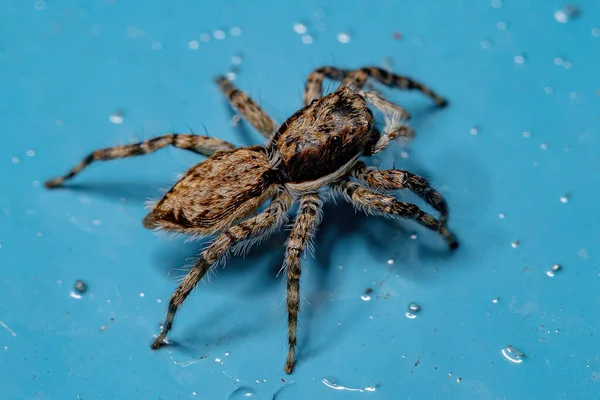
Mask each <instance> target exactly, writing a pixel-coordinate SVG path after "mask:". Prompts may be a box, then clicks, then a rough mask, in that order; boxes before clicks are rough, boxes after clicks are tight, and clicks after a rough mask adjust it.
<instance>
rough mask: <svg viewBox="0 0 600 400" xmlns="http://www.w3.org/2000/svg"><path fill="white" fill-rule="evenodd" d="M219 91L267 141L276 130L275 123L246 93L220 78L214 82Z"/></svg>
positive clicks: (227, 80)
mask: <svg viewBox="0 0 600 400" xmlns="http://www.w3.org/2000/svg"><path fill="white" fill-rule="evenodd" d="M215 82H216V83H217V85H219V88H220V89H221V91H222V92H223V93H224V94H225V96H227V98H228V99H229V102H230V103H231V105H232V107H233V108H235V109H236V110H237V112H239V113H240V114H241V115H242V116H243V117H244V118H246V120H247V121H248V122H250V124H252V126H254V128H256V130H257V131H259V132H260V133H261V135H263V136H264V137H266V138H267V139H269V138H270V137H271V135H272V134H273V132H275V130H276V125H277V124H276V123H275V122H274V121H273V120H272V119H271V117H269V116H268V115H267V113H266V112H264V111H263V109H262V108H260V106H259V105H258V104H256V103H255V102H254V101H253V100H252V99H251V98H250V97H249V96H248V95H247V94H246V93H244V92H242V91H241V90H239V89H238V88H236V87H235V86H234V85H233V83H232V82H231V81H230V80H229V79H227V78H225V77H223V76H221V77H219V78H217V79H216V80H215Z"/></svg>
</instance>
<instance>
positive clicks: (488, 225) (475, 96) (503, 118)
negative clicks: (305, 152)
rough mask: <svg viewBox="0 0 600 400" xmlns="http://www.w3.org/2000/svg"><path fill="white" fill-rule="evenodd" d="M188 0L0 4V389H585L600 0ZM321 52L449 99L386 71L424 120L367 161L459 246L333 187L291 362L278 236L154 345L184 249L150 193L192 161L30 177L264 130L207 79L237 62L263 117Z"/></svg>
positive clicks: (295, 97)
mask: <svg viewBox="0 0 600 400" xmlns="http://www.w3.org/2000/svg"><path fill="white" fill-rule="evenodd" d="M134 3H135V4H134ZM204 3H205V2H192V1H184V2H177V3H176V4H175V3H173V4H168V3H166V2H157V1H147V2H143V3H140V2H121V1H116V2H115V1H109V0H106V1H104V2H94V4H90V5H87V6H81V2H77V1H73V0H71V1H64V2H48V3H46V2H44V1H41V0H39V1H31V2H15V1H13V2H2V4H1V5H0V21H1V22H2V25H3V28H4V29H3V32H4V35H2V37H1V38H0V66H1V70H2V74H1V75H0V76H1V78H0V79H1V80H2V85H1V86H2V93H3V96H0V118H1V121H2V132H3V133H2V139H3V143H2V146H0V165H1V167H0V178H1V180H2V185H3V190H2V191H1V194H0V264H1V265H2V267H3V268H2V275H3V276H2V279H1V280H0V282H1V286H0V293H1V294H0V296H1V300H2V302H1V303H0V304H1V306H0V347H2V348H3V350H0V351H1V352H0V354H1V357H2V364H1V365H2V371H1V373H0V383H1V385H0V398H2V399H70V398H72V399H76V398H85V399H96V398H101V397H102V398H133V399H142V398H147V399H227V398H231V399H235V398H236V397H235V396H238V398H239V396H240V395H242V397H241V398H252V396H254V397H255V398H256V399H272V398H276V399H277V400H283V399H288V400H289V399H309V398H310V399H335V398H351V399H352V398H356V399H362V398H365V399H366V398H369V399H399V398H402V399H421V398H423V399H429V398H452V399H454V398H455V399H505V398H506V399H522V398H551V399H555V398H563V397H567V398H574V399H583V398H590V399H591V398H598V397H599V396H600V359H599V351H598V338H597V334H598V328H599V327H600V322H599V319H598V315H600V314H599V312H600V297H599V296H600V295H599V293H600V291H599V290H598V287H599V284H600V267H599V265H598V262H597V259H598V256H599V254H600V245H599V243H600V231H599V230H598V226H597V221H598V220H600V208H598V207H597V204H596V202H597V201H596V200H597V198H598V197H599V195H600V189H599V187H598V185H597V182H598V181H599V180H600V158H599V154H600V152H599V150H600V142H599V141H600V139H599V137H598V121H599V119H600V114H599V109H600V108H599V106H600V80H599V79H598V72H597V71H598V65H599V63H600V21H599V19H598V17H599V16H600V3H598V2H595V1H592V0H587V1H580V2H578V3H577V7H578V12H572V10H571V9H564V8H562V5H561V4H559V3H556V2H547V1H508V0H507V1H500V0H492V1H491V2H486V1H483V2H441V1H438V2H434V3H425V2H402V3H401V2H394V1H380V2H373V1H370V2H357V3H356V4H355V5H353V6H349V3H348V2H342V1H332V2H318V1H303V2H297V3H294V4H291V3H292V2H269V3H268V4H267V2H259V4H257V2H240V1H235V2H234V1H229V2H220V3H219V6H218V7H217V6H209V5H205V4H204ZM215 4H217V3H216V2H215ZM561 10H562V11H561ZM557 11H559V13H558V14H557ZM561 13H562V14H561ZM324 64H332V65H336V66H342V67H348V68H351V67H359V66H363V65H382V66H385V67H391V68H392V69H393V70H394V71H396V72H398V73H402V74H406V75H409V76H412V77H414V78H416V79H418V80H421V81H423V82H425V83H427V84H428V85H430V86H431V87H432V88H434V89H436V90H437V91H439V92H440V93H441V94H443V95H444V96H447V97H448V98H449V99H450V101H451V105H450V107H448V108H446V109H443V110H435V109H433V108H432V107H431V106H430V102H429V101H428V99H426V98H424V96H421V95H419V94H418V93H401V92H397V91H386V92H385V93H386V94H388V95H389V96H390V98H391V99H392V100H394V101H396V102H398V103H401V104H402V105H403V106H404V107H406V108H407V109H408V110H409V111H411V112H412V114H413V120H412V121H411V124H412V126H413V127H414V128H415V130H416V131H417V138H416V139H415V140H414V142H412V143H411V144H410V145H409V146H408V147H406V148H402V147H399V146H395V147H392V148H391V149H389V150H388V151H386V152H384V153H383V154H382V155H381V156H379V157H377V158H376V159H374V160H371V162H372V164H373V165H377V166H382V167H384V168H390V167H391V166H392V164H393V163H394V162H395V163H396V165H397V167H399V168H406V169H409V170H410V171H412V172H415V173H418V174H421V175H424V176H426V177H427V178H428V179H430V180H431V181H432V182H434V183H435V184H436V186H437V187H438V189H439V190H440V191H441V192H443V193H444V195H445V196H446V198H447V199H448V201H449V204H450V207H451V218H450V226H451V228H452V229H453V230H454V231H455V232H456V233H457V235H458V236H459V238H460V239H461V245H462V246H461V248H460V249H459V250H458V251H457V252H456V253H454V254H449V253H448V252H447V250H446V248H445V246H444V244H443V243H442V242H441V241H440V240H439V238H438V237H437V236H436V235H433V234H431V233H429V232H426V231H425V230H423V229H420V228H419V227H418V226H416V225H415V224H411V223H409V222H400V223H396V222H393V221H384V220H380V219H376V218H370V217H369V218H368V217H365V216H363V215H361V214H359V213H355V212H354V210H353V209H352V208H351V207H350V206H348V205H347V204H342V203H340V204H338V205H337V206H336V205H334V204H333V203H328V204H327V205H326V207H325V218H324V221H323V224H322V225H321V227H320V229H319V235H318V239H317V242H316V245H317V247H316V251H315V258H311V257H307V259H306V261H305V264H304V272H303V280H302V290H303V296H304V301H303V303H302V311H301V316H300V323H301V331H300V337H299V349H298V351H299V360H298V361H299V363H298V367H297V369H296V371H295V372H294V374H293V375H291V376H288V375H285V373H284V372H283V368H282V366H283V362H284V359H285V354H286V313H285V306H283V305H282V300H283V299H284V293H285V284H284V282H283V281H282V280H281V278H276V277H275V275H276V272H277V271H278V269H279V267H280V266H281V262H282V257H283V249H282V244H283V242H284V240H285V232H282V234H281V235H276V236H275V237H274V238H273V239H271V240H269V241H268V242H266V243H264V244H263V245H262V246H261V247H259V248H256V249H255V250H254V251H252V252H251V253H250V254H249V255H248V256H247V257H246V258H245V259H232V260H231V261H230V262H228V263H227V267H226V268H225V269H222V270H219V271H218V277H216V278H211V280H210V282H207V283H206V284H203V285H201V286H200V287H199V289H198V290H196V292H195V293H194V294H193V295H192V296H191V297H190V299H189V300H188V301H187V303H186V305H185V306H184V307H183V309H182V310H181V312H180V314H179V318H178V320H177V324H176V325H175V328H174V330H173V333H172V335H171V339H172V340H173V341H174V342H175V343H176V345H175V346H170V347H167V348H165V349H163V350H161V351H157V352H152V351H151V350H150V348H149V344H150V342H151V341H152V337H153V335H155V334H157V333H158V330H159V322H160V321H162V319H163V317H164V311H165V305H166V301H167V300H168V298H169V295H170V293H171V291H172V290H173V289H174V287H175V280H176V279H177V278H178V277H179V276H181V275H182V274H183V272H182V271H181V270H178V269H179V268H182V267H183V266H185V265H186V264H189V263H190V262H191V260H189V258H191V257H194V256H195V255H196V254H197V252H198V248H199V246H200V245H199V244H198V243H184V242H183V241H182V240H160V241H158V240H157V238H156V236H155V235H154V234H153V233H152V232H150V231H147V230H144V229H143V228H142V226H141V218H142V217H143V215H144V214H145V210H144V208H143V204H144V201H145V200H146V199H147V198H156V197H158V196H160V194H161V193H162V192H161V191H160V189H164V188H168V187H169V186H170V185H171V184H172V183H173V181H174V179H175V176H176V174H177V173H180V172H182V171H185V170H186V168H188V167H189V166H191V165H193V164H194V163H195V162H197V161H198V159H199V158H198V157H196V156H194V155H192V154H187V153H184V152H181V151H178V150H176V149H166V150H163V151H161V152H158V153H155V154H153V155H149V156H147V157H143V158H138V159H127V160H120V161H114V162H109V163H103V164H99V165H94V166H92V167H91V168H90V169H89V170H86V171H85V172H84V173H83V174H82V175H81V176H80V177H78V178H77V180H76V181H74V182H73V185H72V186H70V188H69V189H68V190H67V189H64V190H59V191H53V192H49V191H46V190H45V189H43V187H42V185H41V184H40V182H43V181H44V180H45V179H47V178H49V177H52V176H54V175H56V174H58V173H63V172H64V171H66V169H67V168H68V167H71V166H72V165H73V164H74V163H75V162H78V161H79V160H80V158H81V157H83V156H84V155H85V154H87V153H88V152H90V151H91V150H94V149H97V148H101V147H106V146H111V145H116V144H123V143H130V142H132V141H138V140H140V139H142V138H149V137H152V136H157V135H160V134H163V133H166V132H170V131H179V132H184V131H189V130H190V128H191V129H192V130H194V131H195V132H197V133H204V129H206V131H207V132H208V133H209V134H211V135H214V136H218V137H221V138H223V139H226V140H229V141H231V142H233V143H235V144H236V145H248V144H252V143H257V142H258V141H260V136H259V135H258V134H257V133H255V132H253V131H252V130H251V129H250V127H249V126H247V125H245V124H243V123H240V124H239V125H238V126H237V127H233V126H232V124H231V112H230V110H229V109H228V108H227V106H226V104H225V102H224V100H223V97H222V96H221V94H220V93H219V92H218V90H217V88H216V87H215V85H214V84H213V82H212V79H213V77H214V76H216V75H217V74H222V73H227V72H232V73H235V79H236V83H237V84H238V85H239V86H240V87H241V88H243V89H244V90H247V91H248V93H249V94H251V95H252V96H253V97H254V98H256V99H257V100H259V102H260V104H261V105H262V106H263V107H264V108H265V109H266V110H268V111H269V112H270V114H271V115H272V116H273V117H274V118H275V119H277V120H278V121H279V122H281V121H283V120H284V119H285V118H286V117H287V116H289V115H290V114H291V113H293V112H294V111H295V110H296V109H298V108H299V107H300V104H301V95H302V88H303V85H304V79H305V77H306V75H307V74H308V73H309V72H310V71H311V70H312V69H313V68H315V67H317V66H320V65H324ZM401 196H403V197H404V196H405V194H404V193H402V194H401ZM405 198H406V199H408V200H410V201H415V199H414V197H411V196H408V195H406V196H405ZM419 204H421V203H419ZM554 264H558V265H560V266H561V268H560V269H558V270H553V269H552V266H553V265H554ZM169 272H170V273H169ZM548 272H550V273H548ZM77 279H81V280H83V281H85V282H86V283H87V284H88V285H89V288H88V290H87V292H86V293H84V294H79V293H78V292H77V291H76V290H75V289H74V287H73V285H74V283H75V281H76V280H77ZM367 288H371V289H373V292H372V293H370V294H369V296H368V297H370V298H368V299H367V298H366V297H364V295H365V291H366V289H367ZM361 296H363V297H362V298H361ZM411 302H414V303H416V304H418V305H419V306H420V310H419V311H418V312H417V313H415V314H414V315H415V316H416V317H415V318H407V317H406V315H405V314H406V313H407V312H409V310H408V305H409V303H411ZM515 360H516V361H515ZM517 361H518V362H517ZM240 388H242V389H240ZM244 391H246V392H244ZM245 393H253V394H251V396H250V397H247V396H245ZM78 396H79V397H78Z"/></svg>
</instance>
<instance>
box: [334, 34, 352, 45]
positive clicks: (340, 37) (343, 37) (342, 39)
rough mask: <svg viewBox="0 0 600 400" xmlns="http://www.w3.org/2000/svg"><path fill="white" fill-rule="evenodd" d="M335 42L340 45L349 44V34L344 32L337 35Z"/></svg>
mask: <svg viewBox="0 0 600 400" xmlns="http://www.w3.org/2000/svg"><path fill="white" fill-rule="evenodd" d="M337 40H338V42H340V43H350V34H349V33H345V32H341V33H338V35H337Z"/></svg>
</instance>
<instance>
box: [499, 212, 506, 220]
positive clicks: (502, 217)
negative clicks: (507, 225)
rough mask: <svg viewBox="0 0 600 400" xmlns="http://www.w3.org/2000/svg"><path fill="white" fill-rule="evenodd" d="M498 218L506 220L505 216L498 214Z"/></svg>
mask: <svg viewBox="0 0 600 400" xmlns="http://www.w3.org/2000/svg"><path fill="white" fill-rule="evenodd" d="M498 218H500V219H504V218H506V215H505V214H504V213H500V214H498Z"/></svg>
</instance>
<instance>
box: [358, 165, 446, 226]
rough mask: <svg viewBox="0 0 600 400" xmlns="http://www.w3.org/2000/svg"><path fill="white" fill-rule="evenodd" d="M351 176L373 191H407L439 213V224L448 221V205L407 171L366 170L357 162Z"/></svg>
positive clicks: (416, 176)
mask: <svg viewBox="0 0 600 400" xmlns="http://www.w3.org/2000/svg"><path fill="white" fill-rule="evenodd" d="M351 173H352V176H353V177H355V178H356V179H358V180H359V181H361V182H363V183H364V184H366V185H367V186H369V187H370V188H373V189H375V190H378V191H380V190H397V189H404V188H406V189H408V190H410V191H411V192H413V193H415V194H416V195H418V196H419V197H420V198H422V199H423V200H425V201H426V202H427V204H429V205H430V206H432V207H433V208H434V209H436V210H437V211H439V212H440V222H441V223H442V224H446V223H447V221H448V204H447V203H446V200H444V198H443V197H442V195H441V194H439V193H438V192H436V191H435V190H434V189H433V188H432V187H431V185H430V184H429V182H427V181H426V180H425V179H423V178H421V177H420V176H418V175H415V174H412V173H410V172H408V171H403V170H397V169H390V170H385V171H379V170H377V169H374V168H368V167H367V166H366V165H365V163H363V162H362V161H359V162H358V163H356V165H355V166H354V168H353V169H352V172H351Z"/></svg>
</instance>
